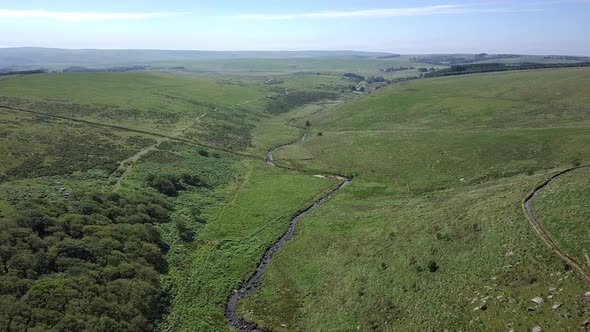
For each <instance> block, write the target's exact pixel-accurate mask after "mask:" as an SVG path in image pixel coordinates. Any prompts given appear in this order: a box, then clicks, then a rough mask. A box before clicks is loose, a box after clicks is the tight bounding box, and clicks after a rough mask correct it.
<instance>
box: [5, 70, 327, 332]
mask: <svg viewBox="0 0 590 332" xmlns="http://www.w3.org/2000/svg"><path fill="white" fill-rule="evenodd" d="M332 81H333V78H331V77H328V78H327V79H320V81H316V80H314V82H319V83H321V82H327V83H331V82H332ZM0 84H2V90H1V91H2V92H1V93H0V94H1V95H3V96H7V97H6V98H8V99H4V101H5V102H6V100H8V101H12V102H14V103H15V104H17V105H16V106H19V107H23V108H27V109H33V110H39V111H50V112H52V111H57V112H58V113H59V114H60V115H61V116H66V117H72V118H75V119H82V120H88V121H93V122H99V123H104V124H107V125H117V126H125V127H129V128H133V129H139V130H145V131H150V132H152V131H153V132H156V133H163V134H166V135H174V134H179V133H180V129H184V128H187V127H188V130H186V131H183V133H184V135H185V137H191V136H190V134H191V133H194V132H197V133H199V134H202V135H203V136H197V139H203V140H204V141H206V142H207V143H208V142H209V141H210V140H212V139H214V138H216V137H217V136H216V135H217V134H215V133H213V134H212V133H211V132H210V131H208V130H211V129H215V128H218V129H219V128H221V129H220V130H218V131H217V132H218V134H221V135H226V134H231V135H237V136H238V137H240V138H243V137H247V136H248V135H249V132H248V131H249V130H252V128H253V127H254V125H259V120H260V119H266V122H265V124H266V125H267V124H268V123H273V122H275V120H274V119H273V118H272V117H269V116H268V115H265V114H264V113H263V111H262V110H263V108H264V101H263V100H262V99H260V98H261V97H264V96H266V95H267V94H269V93H272V92H269V91H268V90H267V87H262V88H261V87H252V86H248V87H246V86H243V85H237V84H233V83H230V82H220V81H215V80H210V79H204V78H194V77H180V76H172V75H159V74H129V73H128V74H117V73H108V74H107V73H101V74H67V75H65V74H51V75H38V76H27V77H18V78H13V79H11V80H2V82H0ZM285 84H289V83H288V81H286V82H285ZM294 84H295V85H296V86H293V87H291V86H289V88H298V87H304V86H308V85H307V84H302V83H294ZM310 89H311V88H310ZM15 97H18V100H16V101H15V99H14V98H15ZM70 104H76V105H79V107H78V106H77V107H75V108H71V107H70V108H68V107H64V106H63V105H70ZM238 104H239V105H238ZM40 105H41V106H45V107H43V108H42V109H38V108H37V106H40ZM56 105H57V106H56ZM96 105H106V106H105V107H107V110H108V111H109V112H111V113H114V115H116V116H112V117H109V116H104V114H103V113H101V112H103V111H104V109H102V108H100V109H97V108H96ZM314 107H315V108H316V109H317V106H311V107H310V108H309V109H313V108H314ZM128 109H134V110H136V111H137V112H138V113H137V114H136V118H129V117H124V118H120V117H119V115H121V114H125V112H126V110H128ZM155 109H157V110H158V111H161V112H162V114H163V115H164V116H168V115H171V114H175V113H178V114H181V116H179V117H178V118H176V120H175V121H173V122H171V123H168V124H162V123H161V122H159V121H158V119H155V121H151V120H152V119H151V118H150V117H149V113H150V112H155ZM301 112H307V111H304V110H297V111H295V112H293V113H287V114H291V115H295V114H300V113H301ZM204 113H207V115H206V116H205V117H203V118H198V119H196V118H195V116H196V115H202V114H204ZM306 114H307V113H306ZM297 116H300V115H297ZM283 117H284V118H285V119H286V118H288V116H287V115H284V116H283ZM283 117H281V120H280V122H277V123H280V124H281V125H282V126H284V122H283ZM246 121H247V122H249V125H251V126H250V127H248V128H247V131H246V132H232V130H227V128H226V127H225V126H235V125H237V123H240V122H241V123H243V122H246ZM0 123H2V124H3V126H2V128H1V129H0V135H1V136H2V139H3V141H5V142H6V143H7V144H3V145H2V147H1V148H0V149H1V152H2V155H3V157H2V161H3V162H2V163H1V166H0V175H2V174H4V173H6V172H7V171H9V170H23V169H26V167H24V166H25V165H28V164H31V163H30V162H29V161H28V159H27V158H31V156H36V155H39V156H42V159H41V163H40V165H41V166H42V167H40V168H33V171H35V170H38V169H40V170H42V171H36V173H35V172H32V171H31V172H30V174H29V173H26V174H25V173H23V174H22V176H20V175H19V176H15V175H12V174H11V175H9V176H8V177H5V178H3V181H5V182H4V183H1V184H0V188H1V189H2V190H1V192H2V193H1V194H0V218H2V217H3V216H5V215H9V214H13V213H17V211H15V210H14V209H13V205H14V204H15V203H17V202H22V201H28V200H34V199H36V198H43V197H61V196H60V195H61V194H60V190H61V188H62V187H63V188H66V190H67V191H71V190H73V189H74V188H77V189H80V190H90V189H92V188H97V189H100V188H107V189H108V188H110V186H111V185H112V184H113V181H112V180H113V179H110V178H109V174H110V172H109V170H110V171H112V169H111V168H108V167H103V168H100V167H98V166H99V165H101V164H100V163H101V162H103V161H104V162H108V163H109V165H110V166H112V167H114V166H116V164H117V162H120V161H122V160H124V159H126V158H128V157H129V156H131V155H133V154H135V153H137V152H138V151H140V150H141V149H143V148H145V147H147V146H149V145H151V144H153V143H154V142H155V138H156V137H154V136H150V135H147V134H142V133H137V132H131V131H125V130H119V129H114V128H109V127H100V126H91V125H88V124H85V123H80V122H72V121H68V120H62V119H55V118H51V117H46V116H37V115H32V114H30V113H22V112H18V111H13V110H8V109H0ZM222 129H223V130H222ZM261 132H262V133H264V134H265V135H267V138H266V140H265V139H263V141H261V142H260V151H262V152H263V151H264V150H266V149H267V148H268V147H270V145H268V146H267V147H262V146H266V145H267V144H274V141H273V140H274V139H276V138H273V137H272V136H273V132H272V131H270V130H269V131H267V130H266V129H264V128H263V129H262V131H261ZM298 135H299V133H298V130H296V129H295V130H294V131H293V132H292V133H291V135H283V136H281V139H285V140H286V141H291V140H293V139H295V138H297V137H298ZM191 138H192V137H191ZM67 143H68V144H67ZM200 150H202V148H200V147H195V146H191V145H187V144H183V143H170V142H164V143H162V144H161V145H160V146H158V148H157V149H155V150H154V151H152V152H150V153H148V154H147V155H145V156H143V157H141V158H140V159H139V160H138V161H136V162H134V163H133V164H132V165H131V166H129V167H127V168H126V169H127V171H126V174H125V177H124V179H123V182H122V187H121V190H122V191H127V192H135V193H138V192H141V191H142V190H153V189H150V188H147V189H146V179H147V177H148V176H149V175H183V174H190V175H192V176H199V177H200V178H202V179H203V180H204V181H205V182H206V183H207V184H208V186H209V187H207V188H192V187H189V188H187V190H183V191H180V194H179V195H178V196H177V197H172V198H169V199H170V200H171V202H172V203H173V204H174V209H173V212H172V213H171V216H170V217H171V220H170V222H169V223H167V224H163V225H160V228H161V231H162V236H163V237H164V239H165V241H166V242H167V243H168V245H170V250H169V252H168V257H167V258H168V262H169V264H170V271H169V273H168V274H167V275H166V276H165V277H164V278H163V280H162V284H163V285H164V287H166V288H167V289H168V290H169V291H170V294H171V295H172V306H171V308H170V310H171V313H170V316H169V318H168V319H167V321H166V323H165V325H167V326H172V327H174V328H175V329H178V330H194V329H197V330H199V329H201V330H223V329H225V328H227V326H226V322H225V318H224V316H223V310H224V304H225V300H226V299H227V296H228V294H229V293H230V292H231V290H232V289H234V288H236V287H238V285H239V283H240V282H241V280H243V279H244V278H245V277H247V276H248V275H249V274H250V273H251V271H252V270H253V268H254V266H255V265H256V263H257V261H258V259H259V258H260V257H261V255H262V253H263V251H264V250H265V248H266V247H267V246H268V245H269V244H270V243H272V241H274V240H275V239H276V238H278V237H279V236H280V234H282V232H284V231H285V229H286V226H287V224H288V221H289V219H290V217H291V216H292V215H293V214H294V212H295V211H296V210H298V209H300V208H302V207H304V206H306V205H309V204H310V203H311V202H313V201H314V200H315V199H317V198H318V197H319V196H320V195H321V194H322V192H324V191H325V190H329V189H330V188H333V187H334V186H335V185H336V183H335V182H334V181H333V180H331V179H319V178H315V177H312V176H309V175H299V174H297V173H295V172H288V171H284V170H281V169H278V168H271V167H270V166H268V165H266V164H265V163H263V160H262V157H263V153H262V152H261V153H260V160H259V161H256V160H250V159H243V158H241V157H238V156H235V155H231V154H228V153H224V152H220V151H215V150H212V149H209V156H208V157H207V156H203V155H200V152H202V151H200ZM88 153H91V154H92V158H90V155H89V154H88ZM64 158H65V159H64ZM103 159H104V160H103ZM53 170H59V172H57V173H56V172H53V173H51V172H50V171H53ZM197 217H198V218H197ZM177 223H182V224H185V225H187V226H188V228H189V229H190V230H191V232H193V233H194V241H188V242H187V241H185V240H181V239H180V236H179V231H178V229H177V226H176V225H177Z"/></svg>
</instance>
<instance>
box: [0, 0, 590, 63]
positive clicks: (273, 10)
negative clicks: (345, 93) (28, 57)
mask: <svg viewBox="0 0 590 332" xmlns="http://www.w3.org/2000/svg"><path fill="white" fill-rule="evenodd" d="M13 46H43V47H63V48H144V49H146V48H150V49H199V50H310V49H322V50H331V49H333V50H334V49H339V50H343V49H352V50H366V51H389V52H399V53H450V52H455V53H458V52H467V53H475V52H487V53H528V54H576V55H590V0H555V1H551V0H547V1H543V0H540V1H534V0H531V1H529V0H513V1H504V0H498V1H494V0H491V1H486V0H484V1H465V0H448V1H445V0H441V1H434V0H433V1H409V0H404V1H393V0H389V1H387V0H373V1H371V0H357V1H352V0H296V1H291V0H274V1H271V0H234V1H230V0H227V1H224V0H217V1H195V0H167V1H161V0H158V1H154V0H101V1H92V2H91V1H84V0H51V1H41V0H37V1H34V0H19V1H13V0H0V47H13Z"/></svg>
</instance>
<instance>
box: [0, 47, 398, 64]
mask: <svg viewBox="0 0 590 332" xmlns="http://www.w3.org/2000/svg"><path fill="white" fill-rule="evenodd" d="M391 56H393V57H395V56H399V55H396V54H391V53H379V52H357V51H267V52H264V51H261V52H259V51H235V52H234V51H228V52H223V51H170V50H98V49H85V50H70V49H57V48H37V47H18V48H0V68H3V67H7V68H12V69H27V68H31V67H45V68H50V69H64V68H67V67H83V66H89V67H92V66H103V67H105V66H129V65H146V64H151V63H154V62H168V63H177V62H187V61H198V60H216V59H217V60H222V59H240V58H242V59H243V58H261V59H287V58H314V57H353V58H377V57H391Z"/></svg>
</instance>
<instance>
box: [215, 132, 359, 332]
mask: <svg viewBox="0 0 590 332" xmlns="http://www.w3.org/2000/svg"><path fill="white" fill-rule="evenodd" d="M306 137H307V133H304V134H303V136H302V137H301V138H299V139H297V140H296V141H294V142H292V143H288V144H283V145H278V146H275V147H273V148H271V149H270V150H268V154H267V157H266V162H267V163H268V164H269V165H271V166H276V165H275V164H274V159H273V153H275V152H276V151H278V150H280V149H281V148H283V147H285V146H287V145H292V144H297V143H303V142H304V141H305V139H306ZM336 178H338V179H339V180H341V181H342V182H341V183H340V185H339V186H338V187H337V188H336V189H334V190H332V191H330V192H329V193H328V194H326V195H325V196H323V197H322V198H320V199H319V200H317V201H315V202H314V203H313V204H312V205H310V206H308V207H307V208H305V209H304V210H300V211H299V212H297V213H296V214H295V216H294V217H293V218H292V219H291V221H290V222H289V227H288V228H287V231H286V232H285V233H284V234H283V235H282V236H281V237H280V238H279V239H278V240H277V241H276V242H275V243H273V244H272V245H271V246H270V248H268V249H267V250H266V252H265V253H264V256H262V259H261V260H260V262H259V263H258V266H257V267H256V271H255V272H254V274H253V275H252V276H251V277H250V278H248V279H247V280H246V281H244V282H243V283H242V285H241V286H240V288H239V289H237V290H234V292H233V293H232V294H231V296H230V297H229V299H228V300H227V303H226V306H225V317H226V318H227V319H228V321H229V323H230V325H231V326H233V327H235V328H236V329H238V330H239V331H244V332H252V331H269V330H268V329H265V328H260V327H258V325H257V324H256V323H253V322H249V321H247V320H245V319H244V318H242V317H240V316H238V313H237V304H238V301H240V300H242V299H244V298H246V297H248V296H249V295H250V294H252V293H253V292H254V291H255V290H257V289H258V288H260V287H261V286H262V280H263V278H264V273H265V272H266V269H267V268H268V264H269V263H270V262H271V260H272V258H273V256H274V255H275V254H276V253H277V252H278V251H279V250H281V248H282V247H283V246H284V245H285V244H286V243H287V241H289V240H290V239H292V238H293V236H294V235H295V230H296V229H297V224H298V223H299V221H300V220H301V218H303V217H304V216H305V215H306V214H308V213H309V212H311V211H313V210H315V209H317V208H318V207H319V206H320V205H322V204H324V203H326V202H327V201H328V200H330V199H331V198H332V197H334V196H335V195H336V194H338V192H339V191H340V190H342V188H344V187H345V186H346V185H348V184H349V183H350V179H348V178H344V177H336Z"/></svg>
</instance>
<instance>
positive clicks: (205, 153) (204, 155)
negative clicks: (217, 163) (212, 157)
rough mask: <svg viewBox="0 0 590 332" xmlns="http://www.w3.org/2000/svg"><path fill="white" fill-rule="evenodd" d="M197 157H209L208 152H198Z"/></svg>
mask: <svg viewBox="0 0 590 332" xmlns="http://www.w3.org/2000/svg"><path fill="white" fill-rule="evenodd" d="M199 156H202V157H209V152H207V150H203V149H201V150H199Z"/></svg>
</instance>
